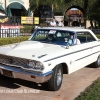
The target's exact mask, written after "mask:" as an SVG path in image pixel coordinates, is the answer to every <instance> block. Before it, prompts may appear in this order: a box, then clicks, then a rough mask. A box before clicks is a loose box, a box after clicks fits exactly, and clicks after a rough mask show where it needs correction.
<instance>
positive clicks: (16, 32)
mask: <svg viewBox="0 0 100 100" xmlns="http://www.w3.org/2000/svg"><path fill="white" fill-rule="evenodd" d="M31 34H32V31H31V30H30V29H29V30H28V29H27V30H26V29H0V38H7V37H18V36H30V35H31Z"/></svg>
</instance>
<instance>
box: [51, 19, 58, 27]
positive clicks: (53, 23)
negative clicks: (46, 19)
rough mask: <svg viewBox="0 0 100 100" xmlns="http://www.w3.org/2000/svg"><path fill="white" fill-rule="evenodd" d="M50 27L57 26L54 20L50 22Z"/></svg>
mask: <svg viewBox="0 0 100 100" xmlns="http://www.w3.org/2000/svg"><path fill="white" fill-rule="evenodd" d="M50 26H52V27H55V26H57V24H56V21H55V19H54V18H53V19H52V20H51V21H50Z"/></svg>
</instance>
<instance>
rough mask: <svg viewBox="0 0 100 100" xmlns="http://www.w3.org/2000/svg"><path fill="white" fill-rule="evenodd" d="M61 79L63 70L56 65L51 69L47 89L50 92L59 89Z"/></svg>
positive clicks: (60, 66)
mask: <svg viewBox="0 0 100 100" xmlns="http://www.w3.org/2000/svg"><path fill="white" fill-rule="evenodd" d="M62 79H63V68H62V65H61V64H60V65H57V66H56V67H55V68H54V69H53V73H52V77H51V78H50V80H49V81H48V88H49V90H52V91H57V90H59V89H60V87H61V84H62Z"/></svg>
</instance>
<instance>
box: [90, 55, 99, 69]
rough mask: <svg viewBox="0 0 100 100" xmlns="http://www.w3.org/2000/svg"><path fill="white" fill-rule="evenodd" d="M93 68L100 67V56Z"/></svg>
mask: <svg viewBox="0 0 100 100" xmlns="http://www.w3.org/2000/svg"><path fill="white" fill-rule="evenodd" d="M92 66H93V67H94V68H98V67H100V55H99V56H98V58H97V61H96V62H94V63H93V64H92Z"/></svg>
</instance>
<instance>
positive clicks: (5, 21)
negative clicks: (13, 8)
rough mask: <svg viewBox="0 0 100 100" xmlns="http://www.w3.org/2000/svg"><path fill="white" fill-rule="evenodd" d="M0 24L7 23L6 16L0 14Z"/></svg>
mask: <svg viewBox="0 0 100 100" xmlns="http://www.w3.org/2000/svg"><path fill="white" fill-rule="evenodd" d="M0 24H9V18H8V17H7V16H0Z"/></svg>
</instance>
